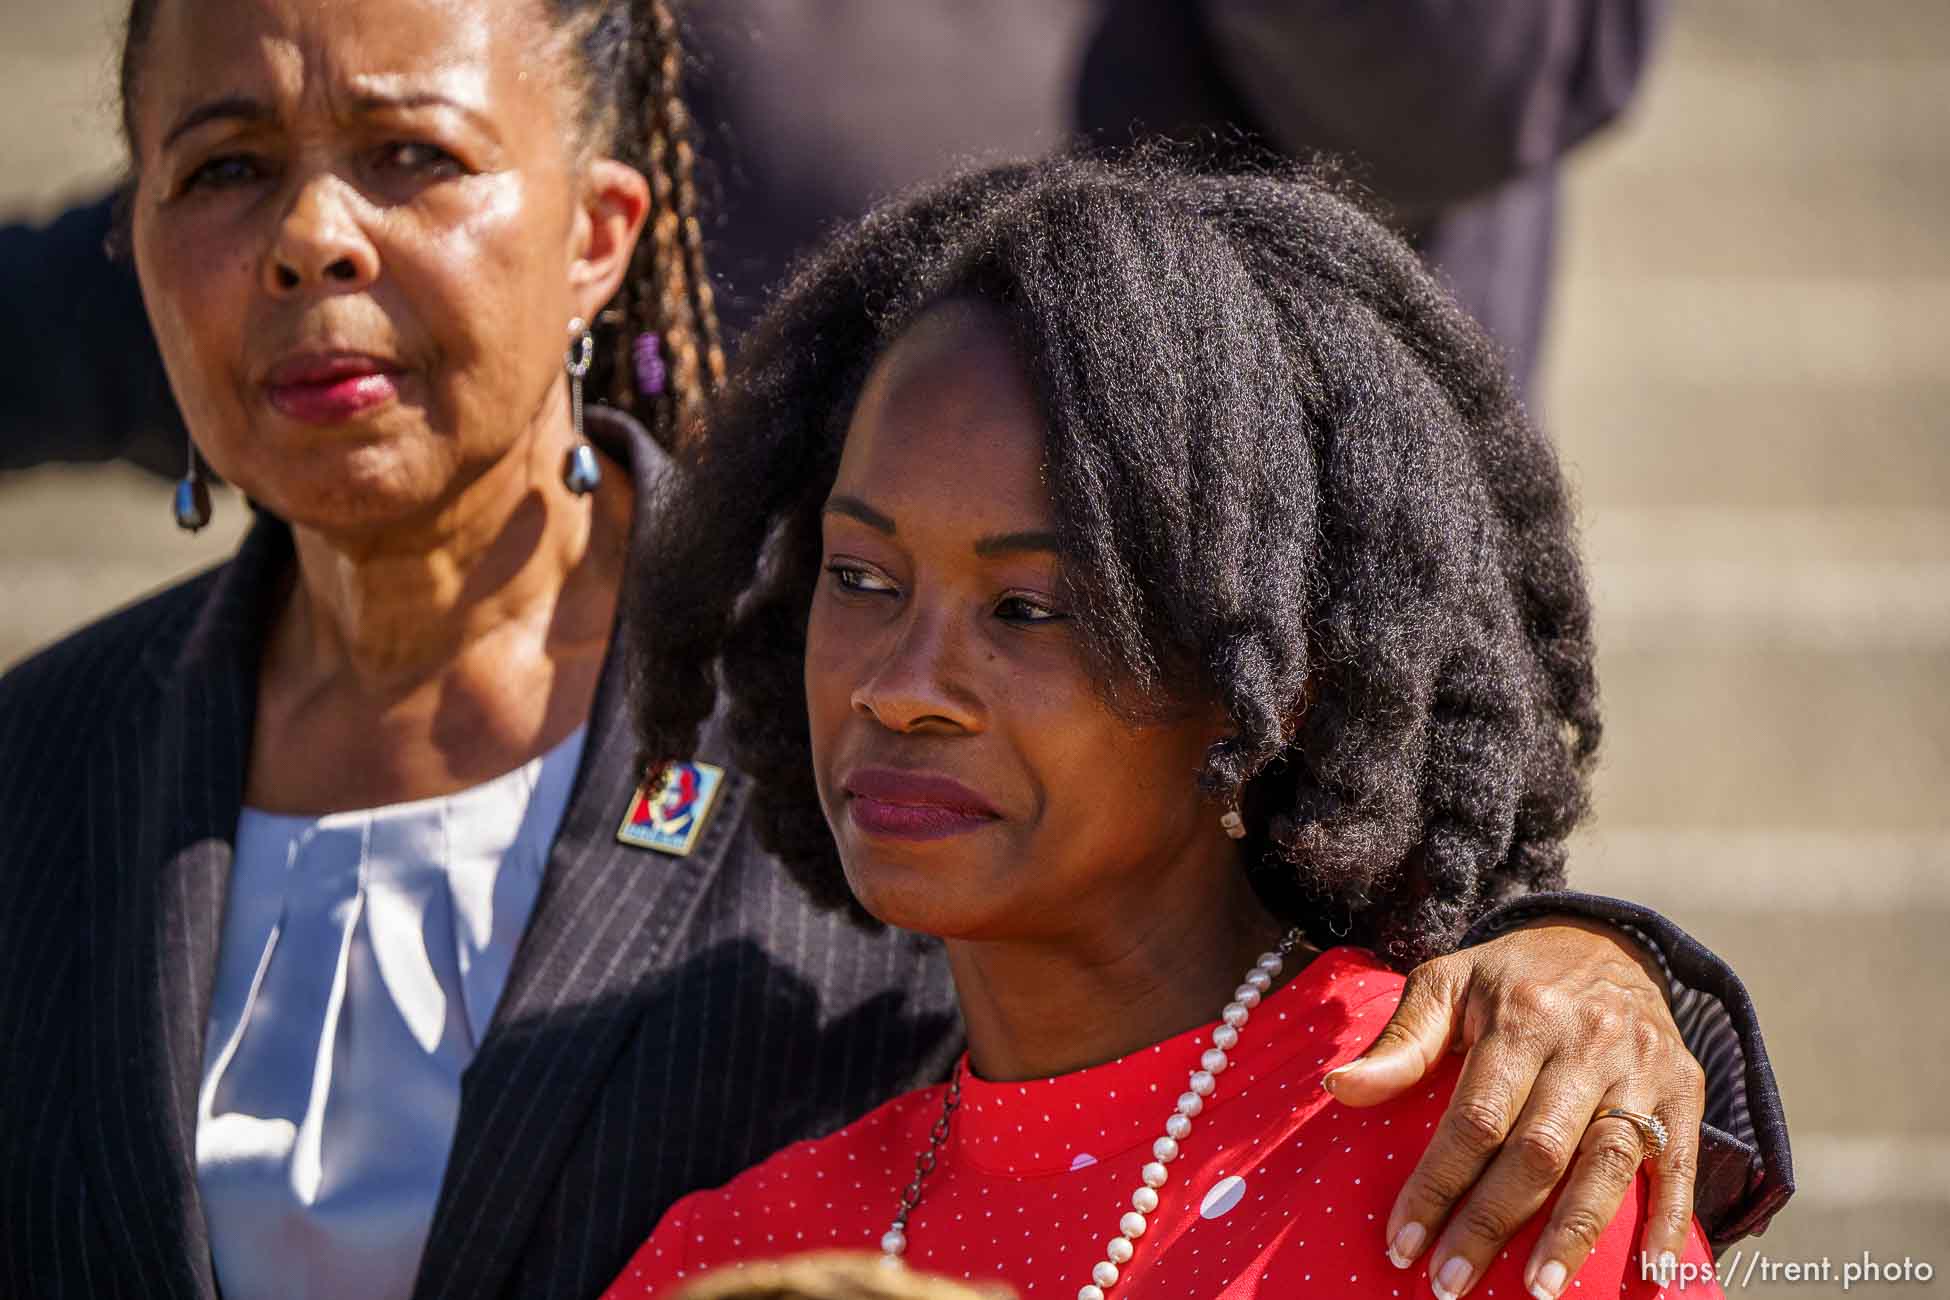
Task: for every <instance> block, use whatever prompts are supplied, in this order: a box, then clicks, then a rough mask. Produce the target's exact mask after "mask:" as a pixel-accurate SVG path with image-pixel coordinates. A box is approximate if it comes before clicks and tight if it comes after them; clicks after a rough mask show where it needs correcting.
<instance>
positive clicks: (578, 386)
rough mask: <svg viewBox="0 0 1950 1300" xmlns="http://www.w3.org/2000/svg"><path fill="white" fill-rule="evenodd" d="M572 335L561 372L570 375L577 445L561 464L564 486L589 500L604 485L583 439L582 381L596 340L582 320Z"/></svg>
mask: <svg viewBox="0 0 1950 1300" xmlns="http://www.w3.org/2000/svg"><path fill="white" fill-rule="evenodd" d="M569 333H570V334H571V335H573V336H575V342H573V343H571V344H570V345H569V356H568V360H567V361H566V362H565V363H564V364H563V367H562V368H563V369H564V370H567V371H568V372H569V418H570V420H571V421H573V422H574V424H575V433H576V445H575V446H573V447H571V448H569V454H568V455H567V456H566V457H564V458H563V460H562V486H563V487H566V488H568V489H569V491H571V492H573V493H575V494H576V495H577V496H579V497H586V496H588V495H589V494H590V493H591V492H594V491H595V490H596V489H597V488H598V487H599V486H601V484H602V481H603V466H602V462H601V461H599V460H597V459H596V449H595V448H594V447H591V446H590V445H589V440H588V439H586V438H584V437H583V436H582V377H583V376H584V375H586V374H588V373H589V363H590V362H591V361H593V360H594V359H595V356H596V340H595V337H594V336H593V335H591V334H590V332H589V325H588V323H587V322H586V321H584V320H583V319H582V317H580V316H578V317H576V318H575V319H574V320H572V321H570V322H569Z"/></svg>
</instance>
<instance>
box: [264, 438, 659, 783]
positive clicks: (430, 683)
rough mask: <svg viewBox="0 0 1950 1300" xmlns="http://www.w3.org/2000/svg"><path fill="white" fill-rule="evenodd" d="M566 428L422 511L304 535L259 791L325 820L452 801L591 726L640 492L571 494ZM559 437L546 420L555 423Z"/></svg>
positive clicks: (269, 690) (528, 444) (278, 659)
mask: <svg viewBox="0 0 1950 1300" xmlns="http://www.w3.org/2000/svg"><path fill="white" fill-rule="evenodd" d="M561 415H562V417H563V418H562V419H561V421H560V423H561V424H562V425H563V426H565V427H564V428H563V429H561V430H560V431H559V432H556V433H553V434H551V435H549V436H541V435H536V434H531V435H529V436H527V437H525V438H524V439H523V441H522V443H521V444H519V445H518V446H517V447H516V448H515V449H514V450H513V451H511V452H510V453H509V454H508V455H506V456H504V457H502V458H501V459H500V460H499V461H497V462H496V463H495V464H494V465H492V466H491V467H489V468H488V470H487V471H486V472H484V473H482V474H481V475H480V476H479V477H477V478H476V479H474V480H473V481H472V482H470V483H469V484H467V485H466V487H465V488H464V489H463V490H462V491H461V492H459V493H458V494H456V496H455V497H454V498H453V499H452V500H451V501H449V502H448V503H446V504H444V505H443V506H442V507H441V508H439V509H438V510H436V511H431V512H429V514H428V516H427V517H426V518H425V519H422V520H417V521H414V522H412V523H411V524H408V525H403V526H400V527H396V528H390V529H385V530H377V531H373V532H367V533H359V534H353V535H345V534H338V533H332V532H328V531H326V530H322V529H317V528H309V527H297V528H294V530H293V536H294V540H295V544H296V548H297V555H298V566H297V567H298V573H297V578H296V581H295V583H294V586H293V589H292V592H291V596H290V598H289V600H288V602H287V604H286V607H285V609H284V610H283V612H282V614H281V615H280V617H279V618H278V620H277V624H276V626H275V627H274V629H273V632H272V636H271V639H270V643H269V645H268V646H267V648H266V651H265V657H264V662H263V666H262V673H261V678H260V691H259V701H258V719H257V723H256V727H255V736H254V738H253V752H252V762H251V774H250V778H249V781H248V788H247V795H246V797H247V799H249V801H250V802H251V803H252V804H253V805H255V806H259V807H266V808H272V809H276V810H278V811H293V812H300V811H302V812H320V811H330V810H333V809H336V808H345V807H366V806H373V805H375V804H381V803H390V802H400V801H404V800H408V799H415V798H422V797H427V796H430V795H434V794H442V793H451V792H452V791H453V790H456V789H461V788H465V787H466V786H467V785H470V784H474V783H476V782H478V781H480V780H485V779H488V778H490V777H493V776H496V775H499V774H500V773H502V772H505V771H508V770H510V769H511V768H513V767H516V766H519V765H520V764H521V763H522V762H525V761H526V760H527V759H528V758H531V757H533V756H534V755H535V754H537V753H540V752H542V751H543V750H545V749H546V748H548V747H549V746H550V745H553V744H554V743H556V742H557V741H559V740H560V739H562V738H563V737H564V736H566V735H567V734H568V733H569V732H570V731H572V730H574V728H575V727H576V726H577V725H578V724H579V723H580V722H581V721H582V720H583V719H584V718H585V717H586V716H587V713H588V710H589V707H590V702H591V700H592V698H593V696H594V692H595V685H596V681H597V679H598V677H599V676H600V668H601V663H602V659H603V655H604V651H605V650H606V648H607V645H608V639H609V633H610V627H611V624H612V622H613V620H614V616H615V609H616V600H617V596H618V593H619V591H620V589H621V584H622V572H623V564H624V559H625V552H626V550H627V536H628V531H629V522H630V514H631V510H632V504H633V503H632V492H631V489H630V485H629V483H628V482H627V475H625V474H622V473H617V472H612V473H610V474H608V475H605V476H604V480H603V484H602V486H601V487H600V488H599V489H598V490H597V492H596V493H594V494H592V495H591V496H589V497H576V496H573V495H571V494H570V493H569V492H568V491H567V490H566V489H565V488H563V486H562V484H561V482H560V479H559V474H560V467H561V463H562V456H563V453H564V452H565V451H566V450H567V446H568V436H567V429H566V425H567V423H568V421H567V418H566V416H567V412H566V410H565V411H563V412H561ZM542 427H543V428H544V429H548V428H550V427H551V426H550V425H543V426H542Z"/></svg>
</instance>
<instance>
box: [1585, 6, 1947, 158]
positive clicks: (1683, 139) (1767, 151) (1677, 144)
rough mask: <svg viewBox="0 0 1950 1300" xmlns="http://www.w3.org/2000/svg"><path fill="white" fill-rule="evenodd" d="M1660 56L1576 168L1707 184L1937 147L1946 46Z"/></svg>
mask: <svg viewBox="0 0 1950 1300" xmlns="http://www.w3.org/2000/svg"><path fill="white" fill-rule="evenodd" d="M1922 2H1923V3H1924V4H1928V3H1929V0H1922ZM1710 7H1711V6H1701V8H1702V9H1706V8H1710ZM1782 7H1783V8H1787V7H1791V6H1782ZM1833 8H1834V11H1835V12H1836V14H1837V15H1838V16H1840V15H1843V14H1845V13H1846V8H1845V7H1843V6H1834V7H1833ZM1843 21H1846V19H1845V18H1844V19H1843ZM1672 54H1673V57H1671V58H1669V59H1668V60H1667V61H1665V62H1661V63H1655V64H1654V65H1653V67H1652V69H1651V72H1650V75H1649V76H1648V78H1647V82H1646V85H1645V87H1644V88H1643V92H1642V94H1641V95H1640V97H1639V98H1638V100H1637V101H1636V102H1635V104H1634V106H1633V108H1632V111H1631V117H1630V118H1629V119H1628V129H1629V132H1630V134H1629V135H1625V134H1623V133H1620V134H1614V135H1612V136H1610V137H1609V138H1608V139H1605V140H1601V141H1599V142H1597V146H1596V147H1595V148H1594V149H1592V150H1591V151H1590V152H1589V153H1588V154H1587V155H1586V156H1585V157H1584V159H1583V160H1582V161H1583V162H1584V163H1585V164H1586V165H1588V166H1594V167H1595V166H1601V165H1602V166H1607V167H1610V168H1613V169H1615V170H1616V171H1617V172H1618V173H1619V174H1620V175H1630V174H1634V173H1640V172H1645V171H1652V172H1658V173H1661V174H1667V175H1670V174H1673V173H1678V172H1691V173H1694V174H1696V175H1699V176H1700V177H1702V178H1703V179H1709V180H1710V179H1712V178H1715V177H1717V176H1722V175H1724V174H1726V173H1727V172H1731V173H1732V174H1734V175H1747V174H1750V173H1753V172H1756V171H1763V170H1765V171H1775V172H1780V173H1784V174H1792V173H1795V172H1803V173H1805V172H1807V171H1809V170H1811V169H1812V170H1817V171H1820V170H1832V169H1839V168H1853V167H1860V166H1864V165H1881V164H1884V163H1888V162H1894V161H1899V160H1908V161H1913V162H1926V161H1928V160H1930V159H1934V158H1940V157H1942V155H1943V151H1944V140H1943V129H1944V126H1945V124H1946V122H1950V102H1947V101H1946V98H1945V96H1944V94H1943V86H1944V84H1945V77H1946V75H1950V52H1946V51H1943V50H1941V49H1934V50H1925V49H1920V48H1919V49H1918V50H1917V51H1916V52H1915V53H1914V54H1913V55H1912V56H1911V57H1907V58H1901V59H1893V58H1887V57H1883V56H1881V55H1879V54H1875V53H1848V52H1840V53H1837V54H1833V55H1828V56H1825V57H1821V58H1806V59H1798V60H1773V59H1767V58H1765V57H1763V56H1762V55H1761V54H1760V52H1759V51H1756V53H1755V57H1752V58H1739V57H1722V56H1720V55H1718V54H1715V55H1713V56H1708V55H1706V54H1704V53H1703V52H1696V51H1694V50H1689V49H1688V48H1686V47H1685V46H1683V45H1677V44H1676V45H1675V48H1674V49H1673V51H1672Z"/></svg>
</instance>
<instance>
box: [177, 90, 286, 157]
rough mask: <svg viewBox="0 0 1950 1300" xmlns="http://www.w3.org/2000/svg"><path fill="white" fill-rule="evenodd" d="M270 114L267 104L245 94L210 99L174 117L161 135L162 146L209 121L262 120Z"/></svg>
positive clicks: (205, 124)
mask: <svg viewBox="0 0 1950 1300" xmlns="http://www.w3.org/2000/svg"><path fill="white" fill-rule="evenodd" d="M270 116H271V110H270V108H269V106H268V105H266V104H263V103H262V102H260V101H258V100H255V99H251V98H249V97H248V96H245V95H226V96H224V97H223V98H222V99H212V100H209V101H207V102H205V103H202V104H198V105H197V106H196V107H195V108H192V109H191V110H190V111H189V112H187V113H185V114H183V116H181V117H179V118H177V119H176V125H174V126H172V127H170V128H169V133H168V134H167V135H165V136H163V148H165V149H167V148H169V146H171V145H173V144H175V143H176V141H177V140H179V139H181V138H182V137H183V136H185V135H188V134H189V133H190V132H191V131H194V130H196V128H198V127H199V126H207V125H208V124H210V123H211V122H221V121H226V120H232V119H234V120H237V121H242V122H262V121H264V120H265V119H266V118H268V117H270Z"/></svg>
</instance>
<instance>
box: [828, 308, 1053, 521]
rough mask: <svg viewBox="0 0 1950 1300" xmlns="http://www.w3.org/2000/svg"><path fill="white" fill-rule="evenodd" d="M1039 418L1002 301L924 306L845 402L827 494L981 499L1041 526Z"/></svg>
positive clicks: (915, 505)
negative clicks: (849, 413) (849, 404)
mask: <svg viewBox="0 0 1950 1300" xmlns="http://www.w3.org/2000/svg"><path fill="white" fill-rule="evenodd" d="M1044 429H1045V424H1044V420H1043V416H1042V411H1041V407H1040V404H1039V402H1038V399H1037V395H1036V390H1035V388H1034V386H1033V385H1032V383H1031V382H1030V378H1029V373H1028V370H1027V368H1026V367H1025V366H1024V364H1023V361H1022V358H1021V356H1020V354H1019V353H1018V351H1017V349H1016V346H1015V342H1014V339H1013V337H1012V332H1011V329H1010V323H1009V318H1008V316H1007V315H1006V314H1005V313H1004V312H1003V311H1001V310H1000V309H999V308H996V307H993V306H990V305H988V304H985V303H981V302H976V301H972V300H966V299H956V300H952V301H949V302H946V303H942V304H939V305H937V306H935V307H931V308H929V309H928V310H927V311H926V312H924V313H922V314H921V316H920V317H918V318H917V319H916V320H915V321H914V323H913V324H911V325H910V326H908V327H907V328H906V329H905V330H903V331H902V332H901V334H900V336H899V337H898V338H896V339H895V340H894V341H893V342H892V343H891V344H890V345H889V346H888V347H887V349H886V350H885V351H884V352H883V353H882V354H881V356H880V359H879V360H878V361H877V362H876V363H875V364H874V367H873V370H872V371H871V372H870V373H869V375H868V376H867V382H866V384H865V386H864V388H863V389H862V391H861V394H860V400H859V402H858V403H857V404H856V406H855V407H854V412H853V418H852V421H851V422H850V424H849V425H848V429H847V440H846V448H845V451H844V453H843V454H842V456H841V459H840V472H839V478H838V482H837V484H836V487H835V491H842V490H843V491H846V492H849V493H852V494H855V495H870V496H871V497H872V498H873V499H875V500H877V501H879V502H882V503H884V504H883V505H882V507H881V508H883V509H888V508H891V507H892V506H894V505H895V504H897V503H902V502H905V503H906V504H907V506H908V508H909V510H910V511H928V512H930V513H933V512H935V511H938V510H939V509H941V508H942V507H943V506H944V505H946V504H948V503H953V504H955V505H956V506H958V507H966V505H967V504H968V503H969V502H970V500H971V499H978V500H980V501H981V502H983V503H984V504H985V505H986V506H988V507H990V510H988V511H984V513H990V512H992V511H999V512H1002V513H1006V514H1008V515H1010V516H1012V517H1014V518H1016V519H1019V520H1031V521H1038V522H1047V520H1048V519H1049V517H1050V514H1051V509H1050V501H1049V496H1048V489H1047V485H1046V483H1045V481H1044V475H1043V463H1044V459H1045V450H1044V445H1045V439H1044Z"/></svg>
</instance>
